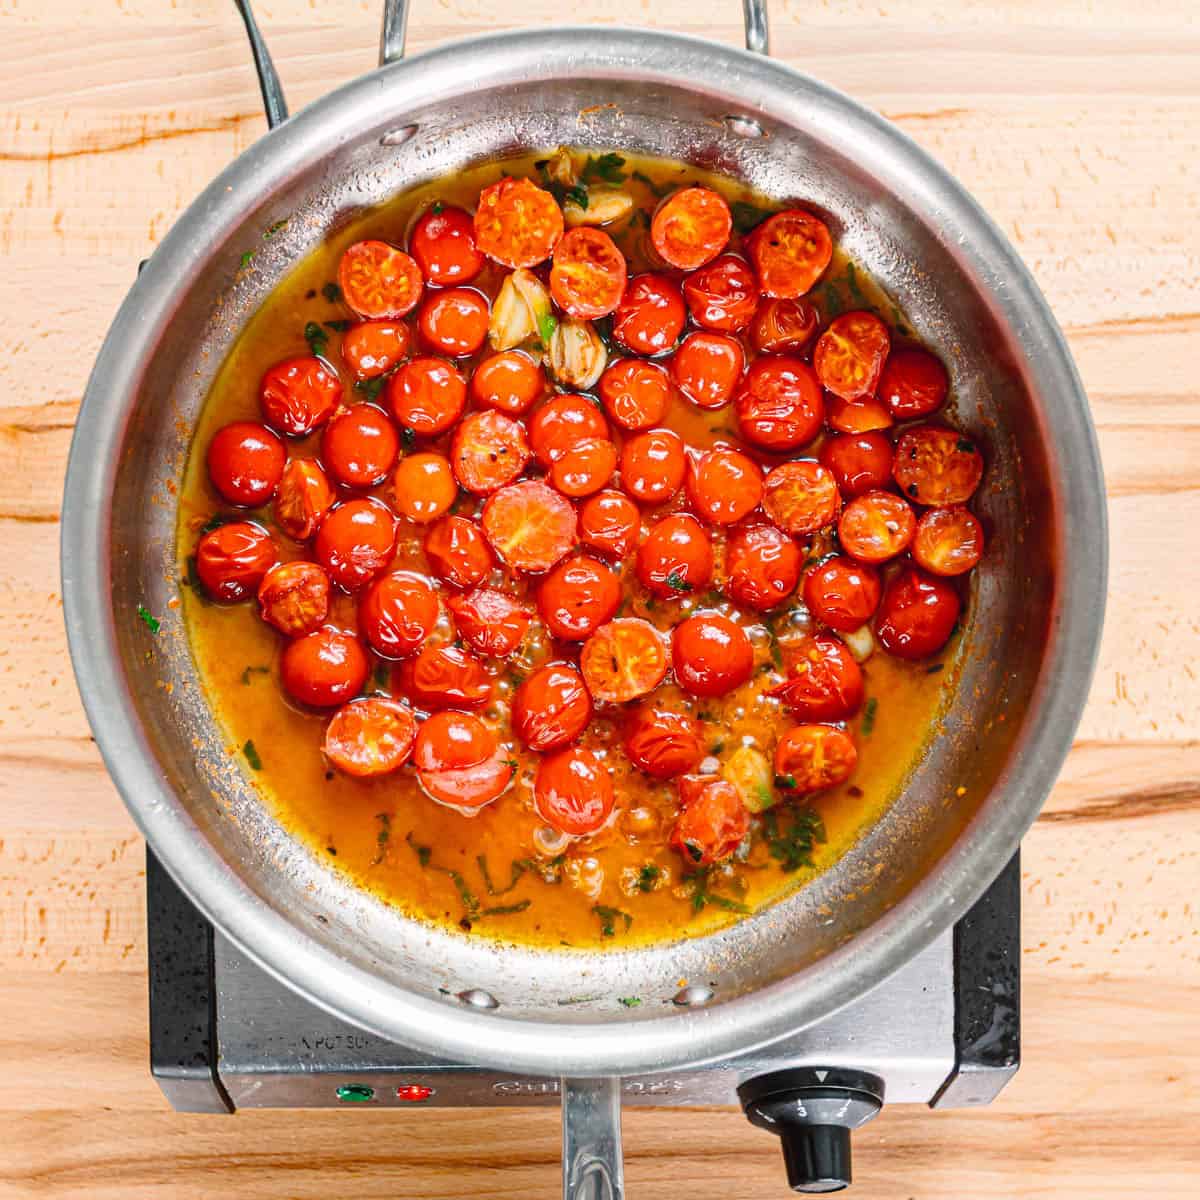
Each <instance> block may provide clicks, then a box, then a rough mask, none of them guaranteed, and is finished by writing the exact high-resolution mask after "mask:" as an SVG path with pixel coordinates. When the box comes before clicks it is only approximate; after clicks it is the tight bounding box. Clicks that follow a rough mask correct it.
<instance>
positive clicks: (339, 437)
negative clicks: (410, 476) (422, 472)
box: [321, 404, 400, 488]
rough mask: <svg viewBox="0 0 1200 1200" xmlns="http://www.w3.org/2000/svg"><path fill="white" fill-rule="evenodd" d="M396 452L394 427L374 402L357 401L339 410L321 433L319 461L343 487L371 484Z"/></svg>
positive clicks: (384, 473)
mask: <svg viewBox="0 0 1200 1200" xmlns="http://www.w3.org/2000/svg"><path fill="white" fill-rule="evenodd" d="M399 453H400V439H399V438H398V437H397V436H396V427H395V426H394V425H393V424H392V423H391V421H389V420H388V416H387V413H385V412H384V411H383V409H381V408H376V407H375V405H373V404H356V405H354V407H353V408H348V409H346V410H345V412H341V413H338V415H337V416H336V417H334V418H333V420H332V421H330V422H329V424H328V425H326V426H325V432H324V433H323V434H322V435H321V461H322V462H323V463H324V464H325V469H326V470H327V471H328V472H329V474H330V475H332V476H333V477H334V479H336V480H337V481H338V483H340V484H342V485H343V486H344V487H356V488H367V487H374V485H375V484H377V483H380V482H382V480H383V479H384V478H385V477H386V476H387V473H388V472H389V471H390V470H391V469H392V467H393V466H394V464H395V462H396V455H397V454H399Z"/></svg>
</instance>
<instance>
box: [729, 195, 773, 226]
mask: <svg viewBox="0 0 1200 1200" xmlns="http://www.w3.org/2000/svg"><path fill="white" fill-rule="evenodd" d="M729 211H730V213H731V214H732V216H733V227H734V229H736V230H737V232H738V233H749V232H750V230H752V229H755V228H757V227H758V226H759V225H761V224H762V223H763V222H764V221H765V220H766V219H767V218H768V217H769V216H770V215H771V213H770V211H769V210H768V209H765V208H759V207H758V205H757V204H747V203H746V202H745V201H744V200H735V201H734V202H733V204H732V205H731V206H730V209H729Z"/></svg>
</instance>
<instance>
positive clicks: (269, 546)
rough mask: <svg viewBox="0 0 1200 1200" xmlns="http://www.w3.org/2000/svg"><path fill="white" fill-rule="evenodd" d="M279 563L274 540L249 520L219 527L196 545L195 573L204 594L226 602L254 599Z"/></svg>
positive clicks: (211, 530) (209, 532)
mask: <svg viewBox="0 0 1200 1200" xmlns="http://www.w3.org/2000/svg"><path fill="white" fill-rule="evenodd" d="M278 561H279V554H278V552H277V551H276V548H275V542H274V539H272V537H271V535H270V534H269V533H268V532H267V531H266V530H265V529H263V528H262V527H261V526H260V525H252V524H251V523H250V522H249V521H232V522H230V523H229V524H228V525H218V526H217V527H216V529H210V530H209V531H208V533H206V534H205V535H204V536H203V537H202V538H201V539H200V541H199V543H198V544H197V546H196V574H197V575H199V576H200V582H201V583H202V584H203V585H204V591H205V594H206V595H208V596H210V597H211V598H212V599H213V600H221V601H224V602H225V603H233V602H234V601H237V600H245V599H246V597H247V596H252V595H253V594H254V593H255V592H256V591H257V590H258V586H259V584H261V583H262V581H263V577H264V576H265V575H266V573H267V572H268V571H269V570H270V569H271V567H272V566H274V564H275V563H276V562H278Z"/></svg>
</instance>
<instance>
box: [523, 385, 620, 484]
mask: <svg viewBox="0 0 1200 1200" xmlns="http://www.w3.org/2000/svg"><path fill="white" fill-rule="evenodd" d="M607 437H608V422H607V421H605V419H604V415H603V414H602V413H601V412H600V410H599V409H598V408H597V407H596V405H595V404H593V403H592V402H591V401H590V400H586V399H584V397H583V396H573V395H563V396H554V397H552V398H551V399H549V400H547V401H546V403H545V404H543V405H542V406H541V408H539V409H538V410H537V412H535V413H534V414H533V416H532V417H530V418H529V444H530V445H531V446H532V447H533V452H534V454H536V455H537V459H538V462H540V463H541V464H542V466H544V467H549V466H550V465H551V464H552V463H553V462H554V460H555V459H557V458H561V457H562V456H563V455H564V454H566V452H567V451H568V450H570V449H571V447H572V446H577V445H578V444H579V443H580V442H582V441H585V440H586V439H589V438H607Z"/></svg>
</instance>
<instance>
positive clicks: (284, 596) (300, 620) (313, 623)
mask: <svg viewBox="0 0 1200 1200" xmlns="http://www.w3.org/2000/svg"><path fill="white" fill-rule="evenodd" d="M258 611H259V614H260V615H261V616H262V619H263V620H264V621H266V623H267V624H268V625H273V626H274V627H275V628H276V629H278V630H279V632H280V633H282V634H284V635H286V636H287V637H302V636H303V635H304V634H306V633H312V631H313V630H314V629H318V628H319V627H320V626H321V625H323V624H324V623H325V618H326V617H327V616H328V615H329V576H328V575H326V574H325V572H324V571H322V570H321V568H320V567H318V566H317V564H316V563H311V562H304V561H303V560H301V561H299V562H287V563H279V564H278V565H277V566H274V567H272V568H271V569H270V570H269V571H268V572H267V573H266V575H264V576H263V581H262V583H260V584H259V585H258Z"/></svg>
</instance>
